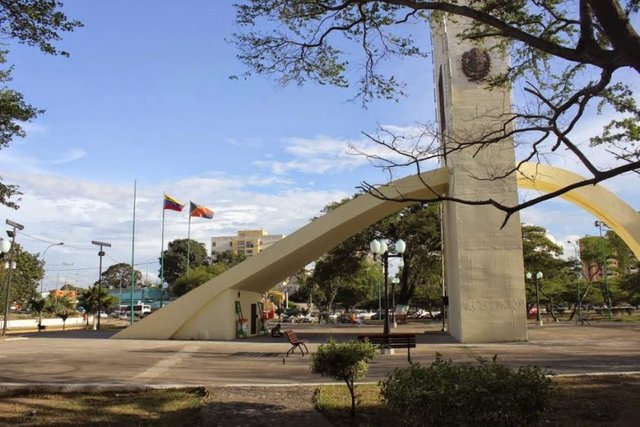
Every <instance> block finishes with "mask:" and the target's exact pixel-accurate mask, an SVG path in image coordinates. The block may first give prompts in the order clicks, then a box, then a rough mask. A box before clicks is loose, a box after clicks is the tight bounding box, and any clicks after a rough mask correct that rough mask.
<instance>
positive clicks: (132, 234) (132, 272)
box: [131, 179, 138, 325]
mask: <svg viewBox="0 0 640 427" xmlns="http://www.w3.org/2000/svg"><path fill="white" fill-rule="evenodd" d="M137 188H138V186H137V181H136V180H135V179H134V180H133V230H132V232H131V324H132V325H133V311H134V310H133V291H134V289H135V286H136V284H135V277H136V271H135V269H134V263H135V247H136V246H135V244H136V195H137Z"/></svg>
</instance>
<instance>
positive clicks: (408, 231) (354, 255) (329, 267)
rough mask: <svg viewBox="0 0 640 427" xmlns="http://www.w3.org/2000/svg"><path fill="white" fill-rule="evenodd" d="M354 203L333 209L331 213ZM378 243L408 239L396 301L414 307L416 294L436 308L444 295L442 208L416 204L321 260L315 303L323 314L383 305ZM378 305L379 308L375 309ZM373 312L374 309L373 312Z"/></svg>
mask: <svg viewBox="0 0 640 427" xmlns="http://www.w3.org/2000/svg"><path fill="white" fill-rule="evenodd" d="M348 200H349V199H344V200H342V201H340V202H337V203H331V204H329V205H327V206H326V207H325V208H324V209H323V212H324V213H326V212H329V211H331V210H333V209H336V208H337V207H339V206H341V205H342V204H344V203H346V202H347V201H348ZM373 239H382V240H387V241H389V242H395V241H397V240H398V239H403V240H405V242H406V243H407V249H406V251H405V253H404V257H403V266H402V268H401V270H400V276H399V279H400V282H399V284H398V288H397V289H396V294H397V296H396V298H395V301H396V302H397V303H398V304H408V303H409V302H410V301H411V299H412V298H413V296H414V295H415V294H416V292H418V293H419V295H420V300H421V301H423V302H424V303H426V305H431V303H432V301H433V300H434V299H435V298H437V297H438V295H440V293H441V289H442V288H441V281H440V277H441V273H442V263H441V260H442V257H441V237H440V210H439V204H437V203H432V204H426V205H425V204H422V205H421V204H415V205H413V206H409V207H407V208H405V209H402V210H401V211H400V212H398V213H396V214H392V215H390V216H388V217H387V218H384V219H382V220H380V221H378V222H377V223H375V224H373V225H372V226H370V227H368V228H366V229H365V230H363V231H361V232H359V233H357V234H355V235H353V236H351V237H350V238H348V239H347V240H345V241H344V242H342V243H341V244H339V245H338V246H336V247H335V248H333V249H332V250H331V251H329V252H328V253H327V254H325V255H324V256H323V257H322V258H320V259H319V260H318V261H316V264H315V267H314V269H313V273H312V275H311V277H310V279H309V286H310V287H311V289H312V291H311V292H312V294H313V300H314V301H315V302H316V303H317V304H318V305H319V306H320V307H321V308H322V310H323V311H331V309H332V305H333V304H334V301H335V302H336V303H340V304H342V305H343V306H345V308H350V307H353V306H355V305H356V304H357V305H358V306H363V303H365V302H369V303H373V302H374V301H376V300H377V289H378V286H381V284H382V283H383V281H384V276H383V274H382V266H381V263H380V260H379V259H378V260H377V261H375V262H373V260H372V259H371V254H370V248H369V244H370V242H371V241H372V240H373ZM372 305H373V306H376V304H375V303H374V304H372ZM369 308H371V307H369Z"/></svg>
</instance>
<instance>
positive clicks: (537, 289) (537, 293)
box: [536, 277, 542, 326]
mask: <svg viewBox="0 0 640 427" xmlns="http://www.w3.org/2000/svg"><path fill="white" fill-rule="evenodd" d="M536 321H537V322H538V326H542V319H541V318H540V279H538V278H537V277H536Z"/></svg>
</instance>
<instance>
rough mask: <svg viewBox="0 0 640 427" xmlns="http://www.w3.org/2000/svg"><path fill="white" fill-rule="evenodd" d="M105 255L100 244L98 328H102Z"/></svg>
mask: <svg viewBox="0 0 640 427" xmlns="http://www.w3.org/2000/svg"><path fill="white" fill-rule="evenodd" d="M103 256H104V252H103V251H102V246H100V252H98V257H99V258H100V268H99V270H98V326H97V327H98V330H100V315H101V314H102V257H103Z"/></svg>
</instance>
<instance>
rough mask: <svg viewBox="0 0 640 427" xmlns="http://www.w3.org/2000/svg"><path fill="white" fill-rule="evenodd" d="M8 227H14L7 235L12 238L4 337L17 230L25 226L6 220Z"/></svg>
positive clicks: (3, 325) (7, 318) (4, 329)
mask: <svg viewBox="0 0 640 427" xmlns="http://www.w3.org/2000/svg"><path fill="white" fill-rule="evenodd" d="M6 223H7V225H10V226H11V227H13V230H12V231H7V235H8V236H9V237H11V246H10V247H9V250H8V252H9V262H8V263H7V264H8V266H9V278H8V279H7V290H6V294H5V299H4V323H3V324H2V336H5V335H6V334H7V323H8V321H9V290H10V289H11V276H12V273H13V269H14V268H15V263H14V262H13V253H14V248H15V243H16V230H23V229H24V225H22V224H18V223H17V222H13V221H11V220H6Z"/></svg>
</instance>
